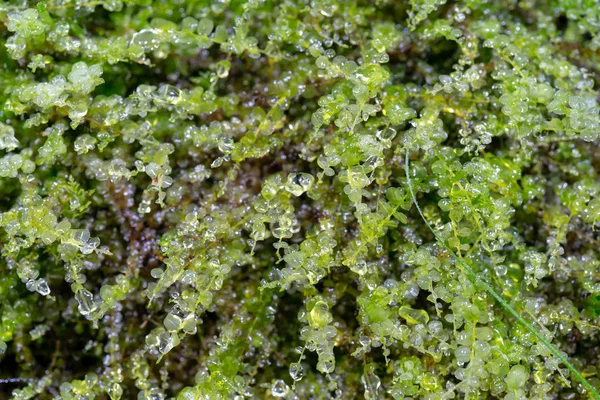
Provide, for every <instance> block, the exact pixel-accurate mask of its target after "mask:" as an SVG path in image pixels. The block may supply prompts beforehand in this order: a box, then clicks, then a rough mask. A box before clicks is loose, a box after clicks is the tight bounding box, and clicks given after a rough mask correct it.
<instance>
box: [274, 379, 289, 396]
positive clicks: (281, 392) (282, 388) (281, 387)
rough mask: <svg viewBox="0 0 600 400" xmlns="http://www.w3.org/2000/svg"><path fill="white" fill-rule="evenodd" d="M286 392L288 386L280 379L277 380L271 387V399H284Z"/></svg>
mask: <svg viewBox="0 0 600 400" xmlns="http://www.w3.org/2000/svg"><path fill="white" fill-rule="evenodd" d="M287 392H288V385H286V384H285V382H284V381H283V380H281V379H277V380H276V381H275V382H273V385H272V386H271V394H272V395H273V397H285V395H286V394H287Z"/></svg>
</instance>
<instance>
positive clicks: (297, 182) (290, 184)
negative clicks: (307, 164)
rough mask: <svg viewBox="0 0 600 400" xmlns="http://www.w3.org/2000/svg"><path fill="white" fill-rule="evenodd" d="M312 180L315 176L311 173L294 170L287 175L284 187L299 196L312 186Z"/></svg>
mask: <svg viewBox="0 0 600 400" xmlns="http://www.w3.org/2000/svg"><path fill="white" fill-rule="evenodd" d="M314 181H315V178H314V177H313V176H312V175H311V174H307V173H304V172H295V173H292V174H289V175H288V179H287V183H286V185H285V189H286V190H287V191H288V192H290V193H291V194H293V195H294V196H300V195H302V193H304V192H306V191H307V190H309V189H310V188H311V187H312V185H313V183H314Z"/></svg>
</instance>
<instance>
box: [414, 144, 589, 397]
mask: <svg viewBox="0 0 600 400" xmlns="http://www.w3.org/2000/svg"><path fill="white" fill-rule="evenodd" d="M409 158H410V154H409V151H408V150H406V166H405V169H406V180H407V183H408V190H409V191H410V195H411V197H412V201H413V203H414V204H415V207H416V208H417V211H418V212H419V215H420V216H421V218H422V219H423V221H424V222H425V225H427V228H429V230H430V231H431V233H432V234H433V236H434V237H435V239H436V240H437V241H438V242H440V244H441V245H442V246H443V247H444V248H445V249H446V251H448V253H450V255H452V258H454V260H455V261H456V262H457V263H458V265H459V266H460V267H461V268H462V269H463V271H464V272H466V274H467V275H468V276H469V278H470V279H472V280H473V281H474V283H475V284H476V285H479V286H480V287H482V288H483V289H484V290H485V291H486V292H487V293H488V294H489V295H490V296H492V297H493V298H494V299H495V300H496V301H497V302H498V303H499V304H500V305H501V306H502V308H504V310H505V311H506V312H508V313H509V314H510V315H512V316H513V317H515V318H516V320H517V321H518V322H519V323H520V324H521V325H523V326H524V327H525V328H526V329H527V330H528V331H529V332H531V333H532V334H533V335H534V336H535V337H536V338H538V339H539V341H540V342H542V343H543V344H544V346H546V348H547V349H548V350H549V351H550V352H551V353H552V354H554V355H555V356H556V358H558V359H559V360H560V361H561V362H562V363H563V364H564V365H565V366H566V367H567V369H569V371H571V373H572V374H573V375H574V376H575V378H577V380H578V381H579V382H581V384H582V385H583V386H584V387H585V388H586V390H588V392H589V393H590V395H591V396H592V397H593V398H594V399H598V400H600V394H598V391H597V390H596V389H595V388H594V387H593V386H592V385H591V384H590V383H589V382H588V381H587V380H586V379H585V378H584V377H583V375H581V373H579V371H577V369H576V368H575V367H574V366H573V364H571V363H570V362H569V360H567V358H566V357H565V356H563V355H562V354H561V352H560V351H559V350H558V349H557V348H556V346H554V345H553V344H552V343H550V342H549V341H548V340H547V339H546V338H545V337H544V336H543V335H542V333H541V332H540V331H539V330H537V329H536V328H535V327H534V326H533V325H532V324H531V323H530V322H528V321H527V320H526V319H525V318H523V317H522V316H521V315H520V314H519V313H518V312H517V311H516V310H515V309H514V308H512V307H511V306H510V304H508V303H507V302H506V300H504V298H503V297H502V296H501V295H499V294H498V293H496V291H495V290H494V289H493V288H492V287H491V286H490V285H489V284H488V283H487V282H485V281H484V280H482V279H481V278H480V277H479V276H477V274H476V273H475V271H473V269H472V268H471V267H470V266H469V265H468V264H467V263H466V262H464V261H463V260H462V259H461V258H460V257H459V256H458V255H457V254H456V253H455V252H454V251H452V250H451V249H450V248H449V247H448V246H447V245H446V243H445V242H444V240H443V239H442V238H441V237H440V236H439V235H438V234H437V233H436V232H435V231H434V230H433V227H432V226H431V225H430V224H429V222H428V221H427V219H425V216H424V215H423V211H422V210H421V207H420V206H419V203H418V202H417V198H416V196H415V192H414V190H413V187H412V181H411V179H410V173H409V171H410V164H409V162H410V160H409Z"/></svg>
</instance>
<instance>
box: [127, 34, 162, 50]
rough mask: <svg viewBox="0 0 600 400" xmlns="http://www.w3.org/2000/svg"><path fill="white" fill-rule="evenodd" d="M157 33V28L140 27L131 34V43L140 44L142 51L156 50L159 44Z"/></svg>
mask: <svg viewBox="0 0 600 400" xmlns="http://www.w3.org/2000/svg"><path fill="white" fill-rule="evenodd" d="M159 33H160V31H159V30H158V29H142V30H141V31H139V32H138V33H136V34H135V35H133V43H134V44H136V45H138V46H140V47H141V48H142V49H144V51H153V50H156V49H158V46H159V44H160V40H159V39H158V34H159Z"/></svg>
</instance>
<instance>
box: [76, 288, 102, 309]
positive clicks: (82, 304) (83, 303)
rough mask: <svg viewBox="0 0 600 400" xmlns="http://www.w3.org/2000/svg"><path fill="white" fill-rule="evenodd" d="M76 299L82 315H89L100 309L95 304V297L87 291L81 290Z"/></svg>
mask: <svg viewBox="0 0 600 400" xmlns="http://www.w3.org/2000/svg"><path fill="white" fill-rule="evenodd" d="M75 298H76V299H77V302H78V303H79V307H78V309H79V312H80V313H81V314H82V315H88V314H89V313H92V312H94V311H96V309H97V308H98V305H97V304H96V303H94V295H93V294H92V293H91V292H90V291H89V290H87V289H80V290H79V291H78V292H77V293H76V294H75Z"/></svg>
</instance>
